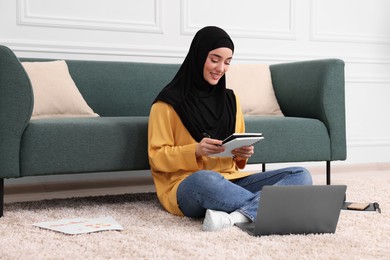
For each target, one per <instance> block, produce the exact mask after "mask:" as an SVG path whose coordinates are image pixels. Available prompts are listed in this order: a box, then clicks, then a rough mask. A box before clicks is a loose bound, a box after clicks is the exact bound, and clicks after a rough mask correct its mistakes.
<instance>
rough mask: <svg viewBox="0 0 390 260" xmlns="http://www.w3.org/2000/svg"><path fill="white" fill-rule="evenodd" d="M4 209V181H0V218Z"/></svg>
mask: <svg viewBox="0 0 390 260" xmlns="http://www.w3.org/2000/svg"><path fill="white" fill-rule="evenodd" d="M3 209H4V179H3V178H1V179H0V218H1V217H2V216H3Z"/></svg>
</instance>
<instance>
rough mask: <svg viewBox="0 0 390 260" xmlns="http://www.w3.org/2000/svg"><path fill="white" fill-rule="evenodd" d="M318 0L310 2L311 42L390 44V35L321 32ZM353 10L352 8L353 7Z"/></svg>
mask: <svg viewBox="0 0 390 260" xmlns="http://www.w3.org/2000/svg"><path fill="white" fill-rule="evenodd" d="M317 5H318V0H312V1H310V20H311V22H310V25H311V30H310V40H311V41H330V42H353V43H371V44H389V43H390V34H374V33H372V34H371V33H370V34H368V33H366V34H365V33H351V32H342V33H335V32H321V31H320V30H319V29H318V20H317V17H318V11H319V10H318V7H317ZM351 8H352V7H351Z"/></svg>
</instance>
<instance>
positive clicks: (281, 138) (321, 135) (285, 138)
mask: <svg viewBox="0 0 390 260" xmlns="http://www.w3.org/2000/svg"><path fill="white" fill-rule="evenodd" d="M245 128H246V132H261V133H263V135H264V140H262V141H261V142H259V143H258V144H256V146H255V154H254V156H252V158H251V159H250V160H249V163H267V162H275V163H277V162H302V161H324V160H330V158H331V152H330V150H331V148H330V139H329V134H328V131H327V128H326V126H325V125H324V124H323V123H322V122H321V121H320V120H317V119H310V118H298V117H269V116H247V117H245Z"/></svg>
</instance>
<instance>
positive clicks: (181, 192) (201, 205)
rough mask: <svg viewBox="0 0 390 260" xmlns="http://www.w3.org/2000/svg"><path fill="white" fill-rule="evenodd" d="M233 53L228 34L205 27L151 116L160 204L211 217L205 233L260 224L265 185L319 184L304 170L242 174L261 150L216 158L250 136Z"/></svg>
mask: <svg viewBox="0 0 390 260" xmlns="http://www.w3.org/2000/svg"><path fill="white" fill-rule="evenodd" d="M233 52H234V44H233V42H232V40H231V39H230V37H229V35H228V34H227V33H226V32H225V31H224V30H222V29H220V28H218V27H214V26H208V27H205V28H203V29H201V30H199V31H198V32H197V33H196V35H195V37H194V39H193V41H192V43H191V46H190V49H189V52H188V54H187V56H186V58H185V60H184V62H183V64H182V65H181V67H180V69H179V71H178V72H177V74H176V76H175V77H174V78H173V80H172V81H171V82H170V83H169V84H168V85H167V86H166V87H165V88H164V89H163V90H162V91H161V92H160V93H159V95H158V96H157V98H156V99H155V101H154V102H153V105H152V108H151V111H150V117H149V129H148V140H149V143H148V153H149V163H150V166H151V170H152V175H153V178H154V183H155V186H156V191H157V196H158V198H159V200H160V203H161V204H162V206H163V207H164V208H165V209H166V210H167V211H168V212H170V213H172V214H175V215H180V216H183V215H184V216H188V217H194V218H203V217H204V218H205V219H204V221H203V228H202V229H203V230H205V231H215V230H220V229H222V228H226V227H230V226H233V225H234V224H235V223H238V222H249V221H255V219H256V214H257V207H258V202H259V198H260V196H261V189H262V187H263V186H264V185H310V184H311V183H312V181H311V176H310V174H309V173H308V171H307V170H306V169H304V168H301V167H291V168H286V169H280V170H275V171H268V172H264V173H256V174H252V173H246V172H241V171H240V169H243V168H244V167H245V165H246V162H247V160H248V159H249V158H250V157H251V156H252V155H253V153H254V148H253V146H245V147H241V148H237V149H235V150H233V151H232V154H233V156H232V157H213V156H212V155H213V154H216V153H219V152H222V151H224V146H222V141H221V140H223V139H225V138H226V137H227V136H229V135H231V134H232V133H234V132H240V133H242V132H245V125H244V117H243V114H242V112H241V108H240V104H239V100H238V99H237V97H236V96H235V95H234V93H233V91H232V90H230V89H226V86H225V72H226V71H227V70H228V68H229V64H230V62H231V60H232V57H233Z"/></svg>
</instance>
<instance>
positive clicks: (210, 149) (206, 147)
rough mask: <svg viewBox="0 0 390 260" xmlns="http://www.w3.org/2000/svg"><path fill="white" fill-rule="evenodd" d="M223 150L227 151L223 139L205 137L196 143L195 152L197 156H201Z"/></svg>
mask: <svg viewBox="0 0 390 260" xmlns="http://www.w3.org/2000/svg"><path fill="white" fill-rule="evenodd" d="M223 151H225V147H223V146H222V141H221V140H217V139H211V138H207V137H205V138H203V139H202V140H201V141H200V143H198V144H197V145H196V151H195V154H196V157H199V156H208V155H211V154H216V153H221V152H223Z"/></svg>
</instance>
